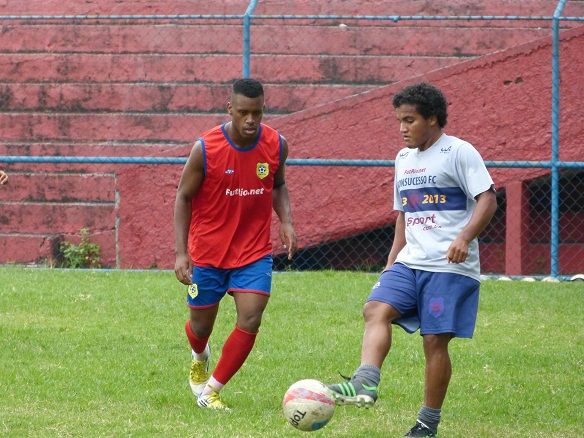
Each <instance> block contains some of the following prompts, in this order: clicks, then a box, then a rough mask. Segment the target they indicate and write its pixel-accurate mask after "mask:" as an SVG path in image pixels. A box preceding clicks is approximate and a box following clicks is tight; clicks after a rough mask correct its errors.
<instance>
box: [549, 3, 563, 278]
mask: <svg viewBox="0 0 584 438" xmlns="http://www.w3.org/2000/svg"><path fill="white" fill-rule="evenodd" d="M565 4H566V0H559V1H558V5H557V6H556V10H555V12H554V18H553V21H552V208H551V209H552V211H551V217H552V223H551V236H550V275H551V276H552V277H557V276H558V251H559V246H560V230H559V228H560V225H559V224H560V169H559V167H558V162H559V161H560V115H559V114H560V17H561V15H562V11H563V10H564V6H565Z"/></svg>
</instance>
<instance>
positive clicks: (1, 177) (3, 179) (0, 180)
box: [0, 170, 8, 185]
mask: <svg viewBox="0 0 584 438" xmlns="http://www.w3.org/2000/svg"><path fill="white" fill-rule="evenodd" d="M7 182H8V175H6V172H4V171H3V170H0V185H4V184H6V183H7Z"/></svg>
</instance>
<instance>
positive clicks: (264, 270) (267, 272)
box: [187, 254, 273, 309]
mask: <svg viewBox="0 0 584 438" xmlns="http://www.w3.org/2000/svg"><path fill="white" fill-rule="evenodd" d="M272 265H273V261H272V255H271V254H268V255H267V256H264V257H262V258H261V259H259V260H257V261H255V262H253V263H250V264H249V265H245V266H242V267H240V268H234V269H220V268H205V267H199V266H193V275H192V278H191V280H192V282H193V284H192V285H190V286H189V288H188V292H187V304H188V306H189V307H192V308H195V309H197V308H199V309H200V308H205V307H213V306H215V305H217V303H218V302H219V301H221V299H222V298H223V297H224V296H225V294H226V293H230V294H231V293H233V292H244V293H255V294H261V295H267V296H270V293H271V292H272Z"/></svg>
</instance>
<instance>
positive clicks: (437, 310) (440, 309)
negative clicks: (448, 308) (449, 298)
mask: <svg viewBox="0 0 584 438" xmlns="http://www.w3.org/2000/svg"><path fill="white" fill-rule="evenodd" d="M428 311H429V312H430V315H432V316H433V317H434V318H438V317H439V316H440V315H442V313H444V298H443V297H433V298H431V299H430V302H429V303H428Z"/></svg>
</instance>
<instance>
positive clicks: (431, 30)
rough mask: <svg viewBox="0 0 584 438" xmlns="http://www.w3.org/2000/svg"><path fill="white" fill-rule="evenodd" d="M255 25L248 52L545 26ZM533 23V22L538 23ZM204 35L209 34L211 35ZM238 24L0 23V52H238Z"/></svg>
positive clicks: (477, 49)
mask: <svg viewBox="0 0 584 438" xmlns="http://www.w3.org/2000/svg"><path fill="white" fill-rule="evenodd" d="M377 24H378V23H376V25H375V26H364V27H363V26H359V27H357V26H351V25H349V27H346V28H339V27H338V26H336V25H330V23H329V25H325V24H323V25H320V26H315V25H312V26H297V25H293V23H288V25H287V26H282V25H273V24H269V23H268V24H265V25H256V26H254V27H253V28H252V33H251V38H252V52H253V53H254V54H270V53H274V54H279V53H286V54H288V55H293V54H297V55H307V54H308V55H310V54H312V55H320V54H327V55H370V56H372V55H410V56H460V55H482V54H486V53H490V52H494V51H496V50H502V49H506V48H509V47H511V46H515V45H518V44H522V43H525V42H528V41H531V40H534V39H537V38H541V37H544V36H547V35H548V34H549V30H548V29H544V28H525V27H507V28H469V27H468V23H459V24H458V25H452V24H448V25H447V24H443V25H442V26H440V27H437V26H405V25H402V26H396V25H395V24H393V23H389V24H386V25H384V26H379V25H377ZM538 26H539V24H538ZM210 35H216V37H215V38H211V37H210ZM241 47H242V27H241V26H240V25H208V24H200V25H181V24H163V25H157V24H132V25H128V24H120V23H114V24H94V25H87V24H28V23H27V24H5V25H3V26H1V27H0V51H1V52H2V53H13V52H25V53H31V52H37V53H38V52H49V53H93V54H98V53H124V54H126V53H127V54H130V53H132V54H133V53H140V54H146V53H154V54H157V53H161V54H162V53H164V54H203V53H207V54H214V55H217V54H234V55H240V54H241V50H242V49H241Z"/></svg>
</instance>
